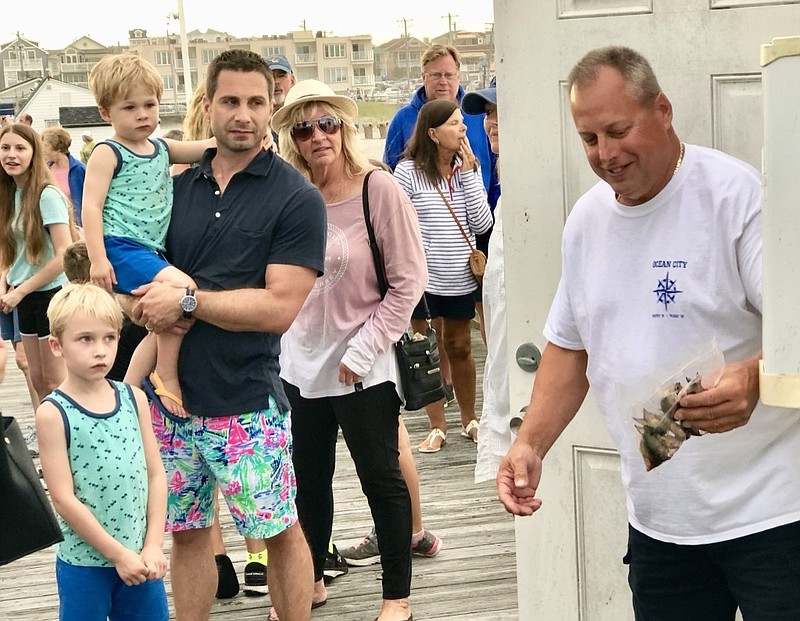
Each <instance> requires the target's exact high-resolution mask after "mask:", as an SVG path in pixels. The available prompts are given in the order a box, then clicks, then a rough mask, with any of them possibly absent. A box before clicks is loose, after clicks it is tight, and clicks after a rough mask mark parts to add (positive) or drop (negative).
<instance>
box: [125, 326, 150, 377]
mask: <svg viewBox="0 0 800 621" xmlns="http://www.w3.org/2000/svg"><path fill="white" fill-rule="evenodd" d="M156 347H157V343H156V337H155V335H154V334H153V333H152V332H151V333H150V334H148V335H147V336H146V337H144V338H143V339H142V342H141V343H139V345H137V346H136V350H135V351H134V352H133V356H131V362H130V364H129V365H128V370H127V371H125V383H126V384H130V385H131V386H141V385H142V380H144V378H145V377H147V376H148V375H150V372H151V371H152V370H153V369H154V368H155V366H156V351H157V349H156Z"/></svg>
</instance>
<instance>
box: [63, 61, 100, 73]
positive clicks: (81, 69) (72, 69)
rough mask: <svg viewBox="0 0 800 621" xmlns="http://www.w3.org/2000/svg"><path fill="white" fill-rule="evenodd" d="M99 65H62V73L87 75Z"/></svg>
mask: <svg viewBox="0 0 800 621" xmlns="http://www.w3.org/2000/svg"><path fill="white" fill-rule="evenodd" d="M96 64H97V63H61V73H87V72H88V71H89V70H91V68H92V67H94V66H95V65H96Z"/></svg>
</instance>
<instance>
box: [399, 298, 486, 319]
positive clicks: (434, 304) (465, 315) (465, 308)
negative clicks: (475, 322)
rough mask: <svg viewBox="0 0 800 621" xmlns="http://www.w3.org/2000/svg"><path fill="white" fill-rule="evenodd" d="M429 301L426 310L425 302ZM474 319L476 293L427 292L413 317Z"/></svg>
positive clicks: (412, 314) (415, 309)
mask: <svg viewBox="0 0 800 621" xmlns="http://www.w3.org/2000/svg"><path fill="white" fill-rule="evenodd" d="M423 300H425V301H427V302H428V309H427V310H428V312H427V313H426V312H425V304H424V303H423ZM437 317H444V318H445V319H467V320H469V319H472V318H473V317H475V293H474V292H473V293H467V294H465V295H437V294H435V293H425V294H424V296H423V299H422V300H420V301H419V304H417V306H416V308H414V312H413V313H411V319H436V318H437Z"/></svg>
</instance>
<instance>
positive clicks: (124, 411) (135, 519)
mask: <svg viewBox="0 0 800 621" xmlns="http://www.w3.org/2000/svg"><path fill="white" fill-rule="evenodd" d="M109 383H110V384H111V385H112V386H113V387H114V392H115V393H116V405H115V407H114V409H113V410H112V411H111V412H107V413H103V414H98V413H95V412H89V411H87V410H86V409H85V408H83V407H81V406H80V405H79V404H78V403H76V402H75V401H74V400H73V399H72V398H71V397H69V396H68V395H66V394H65V393H63V392H61V391H60V390H55V391H53V392H52V393H50V395H48V397H47V398H46V399H45V400H46V401H49V402H50V403H52V404H53V405H55V406H56V407H57V408H58V410H59V411H60V412H61V418H62V419H63V421H64V430H65V432H66V436H67V453H68V455H69V464H70V470H71V471H72V482H73V486H74V489H75V496H76V497H77V498H78V500H80V501H81V503H82V504H83V505H84V506H86V507H87V508H88V509H89V510H90V511H91V512H92V514H93V515H94V516H95V518H97V521H98V522H99V523H100V524H101V525H102V526H103V528H104V529H105V530H106V532H107V533H108V534H109V535H111V536H112V537H113V538H114V539H116V540H117V541H118V542H120V543H121V544H122V545H124V546H125V547H126V548H128V549H129V550H133V551H134V552H136V553H138V552H141V550H142V547H143V546H144V537H145V532H146V530H147V468H146V466H145V458H144V448H143V446H142V433H141V430H140V429H139V419H138V417H137V411H136V399H135V398H134V396H133V391H132V390H131V388H130V386H128V385H127V384H123V383H121V382H113V381H110V380H109ZM59 521H60V522H61V532H62V533H63V535H64V541H62V542H61V543H60V544H59V545H58V549H57V554H58V557H59V558H60V559H61V560H63V561H64V562H66V563H69V564H70V565H77V566H81V567H113V566H114V564H113V563H112V562H111V561H109V560H108V559H107V558H105V557H104V556H103V555H102V554H100V552H98V551H97V550H95V549H94V548H93V547H92V546H90V545H89V544H88V543H86V542H85V541H84V540H83V539H81V538H80V537H79V536H78V535H77V534H76V533H75V532H74V531H73V530H72V529H71V528H70V526H69V525H68V524H67V523H66V522H65V521H64V520H63V519H59Z"/></svg>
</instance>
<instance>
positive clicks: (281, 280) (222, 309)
mask: <svg viewBox="0 0 800 621" xmlns="http://www.w3.org/2000/svg"><path fill="white" fill-rule="evenodd" d="M316 278H317V271H316V270H314V269H311V268H308V267H301V266H297V265H283V264H272V265H269V266H267V271H266V286H265V287H264V288H263V289H236V290H233V291H198V292H197V293H196V296H197V308H196V309H195V311H194V313H193V316H194V317H195V318H196V319H199V320H201V321H205V322H207V323H210V324H213V325H215V326H217V327H218V328H222V329H223V330H228V331H230V332H272V333H274V334H283V333H284V332H286V330H288V329H289V326H290V325H291V324H292V322H293V321H294V319H295V317H297V313H299V312H300V308H301V307H302V306H303V302H305V300H306V297H307V296H308V294H309V292H310V291H311V288H312V287H313V286H314V281H315V280H316ZM184 291H185V290H184V289H182V288H180V287H174V286H172V285H170V284H168V283H150V284H148V285H145V286H144V287H140V288H139V289H136V290H135V291H133V292H132V293H133V295H136V296H141V299H140V300H139V302H138V303H137V304H136V305H135V306H134V308H133V317H134V318H136V319H138V320H139V321H142V320H143V321H144V323H145V324H146V325H149V326H150V327H151V328H152V329H153V330H154V331H156V332H160V331H162V330H165V329H167V328H169V327H170V326H172V325H173V324H175V323H176V322H177V321H178V320H179V319H180V318H181V317H182V311H181V308H180V299H181V298H182V297H183V294H184Z"/></svg>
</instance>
